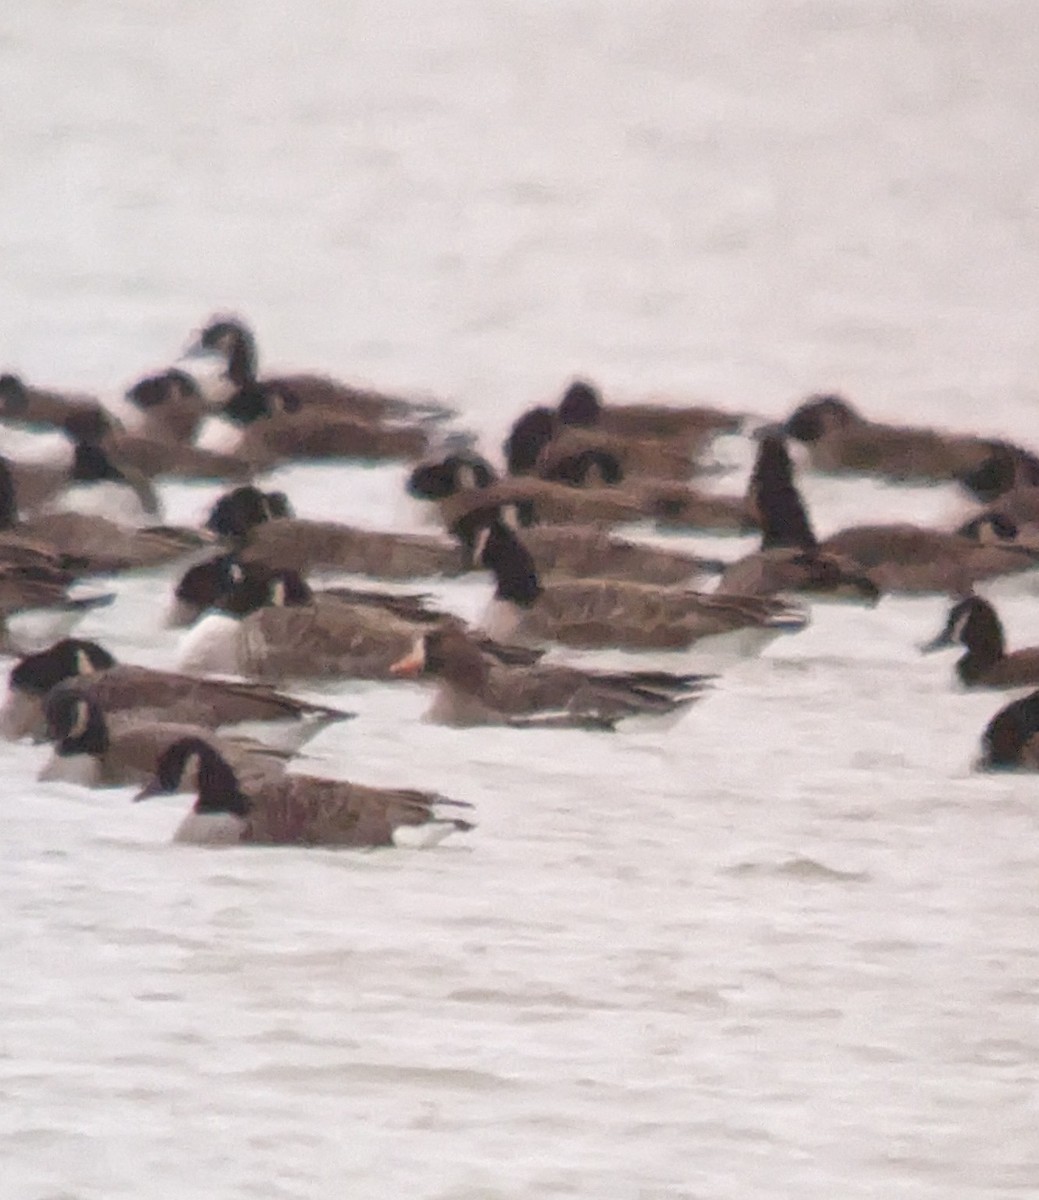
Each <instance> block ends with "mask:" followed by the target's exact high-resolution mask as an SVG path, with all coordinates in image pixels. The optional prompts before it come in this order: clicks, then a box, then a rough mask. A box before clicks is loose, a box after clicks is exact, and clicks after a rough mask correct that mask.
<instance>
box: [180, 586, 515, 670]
mask: <svg viewBox="0 0 1039 1200" xmlns="http://www.w3.org/2000/svg"><path fill="white" fill-rule="evenodd" d="M232 579H233V582H232V586H231V587H230V588H229V589H228V590H227V591H226V592H224V593H223V595H221V596H220V598H219V599H218V601H217V602H216V603H215V604H214V605H213V606H212V608H211V610H210V611H209V612H208V613H207V614H206V615H205V616H203V617H202V618H201V620H200V621H199V622H198V624H197V625H195V626H194V628H192V629H191V630H190V631H189V632H188V633H187V635H186V636H185V638H184V640H183V642H182V644H181V652H180V667H181V669H183V670H185V671H189V672H194V673H197V674H233V675H246V676H252V677H254V678H261V679H313V678H346V679H390V678H392V677H393V676H392V671H391V669H390V668H391V667H392V666H393V664H394V663H395V662H396V661H397V660H398V659H399V658H400V657H401V655H402V654H404V652H405V651H406V649H407V648H408V647H409V646H410V645H411V643H412V641H413V639H414V638H415V636H416V634H417V633H419V632H421V631H422V630H423V629H425V628H427V627H428V626H430V625H431V624H435V623H439V622H441V621H444V620H448V621H451V622H452V623H453V622H456V621H457V618H454V617H448V616H447V615H446V614H444V613H439V612H435V611H431V610H429V609H428V608H426V607H425V604H424V603H423V601H422V598H421V597H408V596H388V595H385V594H382V593H378V592H366V591H360V590H358V589H355V588H329V589H327V590H325V591H323V592H317V593H315V592H313V591H311V589H310V588H309V587H308V586H307V584H306V583H305V582H304V581H303V579H302V578H301V577H300V576H299V574H298V573H297V572H295V571H272V570H270V569H269V568H267V567H266V566H263V565H262V564H259V563H246V564H243V565H241V566H240V567H239V568H238V569H237V571H236V572H234V573H232ZM480 647H481V649H482V650H484V651H486V652H488V653H490V654H493V655H495V656H498V657H502V658H504V659H505V660H506V661H516V659H517V658H519V659H520V660H521V661H525V662H527V661H530V657H529V654H528V652H526V651H525V650H523V649H522V648H517V647H510V646H498V645H496V644H495V643H493V642H491V641H490V640H489V639H486V638H481V639H480Z"/></svg>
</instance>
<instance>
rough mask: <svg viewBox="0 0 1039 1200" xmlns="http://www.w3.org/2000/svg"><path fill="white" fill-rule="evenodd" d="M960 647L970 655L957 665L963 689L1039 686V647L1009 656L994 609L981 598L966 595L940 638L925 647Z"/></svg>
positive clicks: (949, 619) (927, 649)
mask: <svg viewBox="0 0 1039 1200" xmlns="http://www.w3.org/2000/svg"><path fill="white" fill-rule="evenodd" d="M956 645H961V646H963V647H965V649H966V651H967V653H966V654H964V655H963V657H962V658H961V659H960V660H959V662H957V664H956V674H957V675H958V676H959V680H960V682H961V683H962V684H963V685H964V687H969V688H1013V687H1028V686H1035V685H1036V684H1039V646H1032V647H1029V648H1028V649H1026V650H1013V651H1010V652H1009V653H1008V651H1007V648H1006V638H1005V637H1004V635H1003V623H1002V622H1001V621H1000V619H999V615H998V614H997V612H996V610H995V609H994V608H993V606H992V605H991V604H990V603H989V602H988V601H987V600H984V599H983V598H982V597H981V596H966V597H964V598H963V599H962V600H959V601H957V602H956V603H955V604H954V605H953V606H952V608H950V610H949V616H948V619H947V620H946V622H945V626H944V628H943V629H942V631H941V632H940V633H939V634H938V636H937V637H936V638H935V639H934V640H933V641H930V642H928V643H927V645H925V646H923V647H922V649H923V652H924V653H925V654H929V653H931V652H933V651H935V650H942V649H945V648H946V647H950V646H956Z"/></svg>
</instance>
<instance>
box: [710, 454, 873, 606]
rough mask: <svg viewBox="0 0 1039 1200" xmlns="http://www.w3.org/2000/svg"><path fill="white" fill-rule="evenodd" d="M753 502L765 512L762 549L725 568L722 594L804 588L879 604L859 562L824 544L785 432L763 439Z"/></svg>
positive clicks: (806, 592) (826, 595)
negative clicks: (806, 504)
mask: <svg viewBox="0 0 1039 1200" xmlns="http://www.w3.org/2000/svg"><path fill="white" fill-rule="evenodd" d="M748 504H750V505H752V506H753V508H754V510H755V511H756V512H758V514H759V523H760V524H761V549H760V550H758V551H757V552H756V553H754V554H749V555H747V556H746V557H744V558H741V559H738V560H737V561H736V562H734V563H732V564H731V565H730V566H728V567H726V568H725V570H724V571H723V572H722V577H721V579H720V580H719V582H718V587H717V590H716V593H715V594H716V595H718V594H722V593H731V592H737V593H740V594H742V595H753V596H775V595H778V594H780V593H782V592H799V593H802V594H804V595H807V596H810V597H812V598H813V599H829V600H857V601H864V602H865V603H867V604H876V603H877V601H878V600H879V599H880V589H879V588H878V587H877V585H876V584H875V583H874V582H873V580H872V579H871V578H870V577H869V575H868V574H866V573H865V572H864V571H863V570H862V569H861V568H859V567H858V566H857V565H856V564H855V563H853V562H850V561H849V560H846V559H843V558H841V557H840V556H839V555H836V554H832V553H829V552H828V551H824V550H822V549H821V548H820V546H819V542H818V540H817V539H816V536H815V532H814V531H813V529H812V526H811V522H810V521H809V519H808V513H807V512H806V511H805V507H804V504H803V503H802V501H801V497H800V494H799V493H798V491H797V485H796V484H795V483H794V476H793V468H792V466H791V463H790V456H789V455H788V454H787V451H786V447H785V445H784V444H783V440H782V438H781V437H778V436H776V435H775V434H770V435H767V436H765V437H763V438H762V439H761V440H760V442H759V443H758V453H757V457H756V459H755V463H754V469H753V471H752V473H751V478H750V485H749V487H748Z"/></svg>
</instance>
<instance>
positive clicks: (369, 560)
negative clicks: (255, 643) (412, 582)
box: [206, 487, 465, 579]
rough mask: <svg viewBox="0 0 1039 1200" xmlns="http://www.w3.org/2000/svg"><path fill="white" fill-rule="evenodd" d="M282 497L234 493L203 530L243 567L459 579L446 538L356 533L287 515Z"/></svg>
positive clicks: (453, 547) (459, 563) (455, 551)
mask: <svg viewBox="0 0 1039 1200" xmlns="http://www.w3.org/2000/svg"><path fill="white" fill-rule="evenodd" d="M290 512H291V510H290V509H289V507H288V502H287V501H286V500H285V497H284V496H283V495H281V494H280V493H264V492H261V491H259V489H257V488H253V487H243V488H236V489H235V490H234V491H233V492H230V493H228V494H227V495H225V496H223V497H221V499H220V500H218V501H217V503H216V504H215V505H214V506H213V509H212V510H211V512H210V514H209V517H208V519H207V521H206V528H207V529H209V530H211V531H212V532H213V533H215V534H217V535H219V536H221V537H223V538H226V539H228V540H229V541H230V543H231V545H232V546H233V548H234V549H235V551H236V553H237V554H238V556H239V558H240V559H241V560H242V561H243V562H260V563H263V564H264V565H266V566H268V567H270V568H271V569H272V570H276V571H298V572H300V573H309V572H311V571H322V570H324V571H343V572H349V573H351V574H360V575H368V576H371V577H372V578H373V579H414V578H421V577H423V576H433V575H458V574H460V573H461V572H462V571H463V570H464V568H465V563H464V562H463V556H462V551H461V549H460V547H459V546H458V545H457V544H456V543H453V542H450V541H448V540H447V539H446V538H438V537H428V536H423V535H421V534H408V533H384V532H380V531H375V530H368V529H356V528H353V527H352V526H350V525H342V524H339V523H338V522H336V521H309V520H304V519H303V518H298V517H293V516H291V515H289V514H290Z"/></svg>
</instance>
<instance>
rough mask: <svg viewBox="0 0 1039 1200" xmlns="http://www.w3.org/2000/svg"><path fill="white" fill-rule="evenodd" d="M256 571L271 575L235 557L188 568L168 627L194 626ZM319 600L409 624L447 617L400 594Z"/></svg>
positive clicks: (333, 592)
mask: <svg viewBox="0 0 1039 1200" xmlns="http://www.w3.org/2000/svg"><path fill="white" fill-rule="evenodd" d="M256 570H260V571H262V572H268V573H269V569H268V568H267V567H266V566H264V564H262V563H260V564H251V563H246V564H242V563H239V561H238V559H237V558H236V557H235V555H234V554H220V555H217V556H215V557H214V558H208V559H205V560H204V561H203V562H200V563H196V564H195V565H194V566H192V567H189V568H188V569H187V570H186V571H185V572H184V574H183V575H182V576H181V577H180V579H179V580H178V582H177V584H176V587H175V588H174V593H173V594H174V603H173V607H172V610H171V612H170V615H169V617H168V619H167V621H166V625H167V627H168V628H171V629H177V628H183V627H185V626H187V625H191V624H192V623H193V622H195V621H197V620H198V618H199V617H201V616H202V614H203V613H204V612H205V611H206V609H208V608H212V607H213V606H214V605H215V604H217V603H218V602H219V601H220V600H221V598H222V597H223V596H225V595H226V594H227V593H228V592H230V591H232V590H233V589H234V588H235V587H236V586H238V585H240V584H241V583H243V581H244V580H245V579H246V577H247V576H248V575H249V574H250V573H252V572H255V571H256ZM314 595H315V596H317V597H321V596H326V597H332V598H334V599H336V600H339V601H342V602H347V603H351V604H364V605H369V606H370V607H373V608H379V609H381V610H383V611H384V612H389V613H392V614H393V615H394V616H397V617H400V618H401V619H403V620H406V621H419V622H436V621H440V620H442V619H444V618H445V616H446V614H445V613H442V612H438V611H436V610H433V609H430V608H429V606H428V601H429V596H428V595H425V594H417V593H411V594H403V593H397V592H374V591H371V590H370V589H362V588H350V587H343V586H336V587H327V588H320V589H318V590H316V591H315V592H314Z"/></svg>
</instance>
